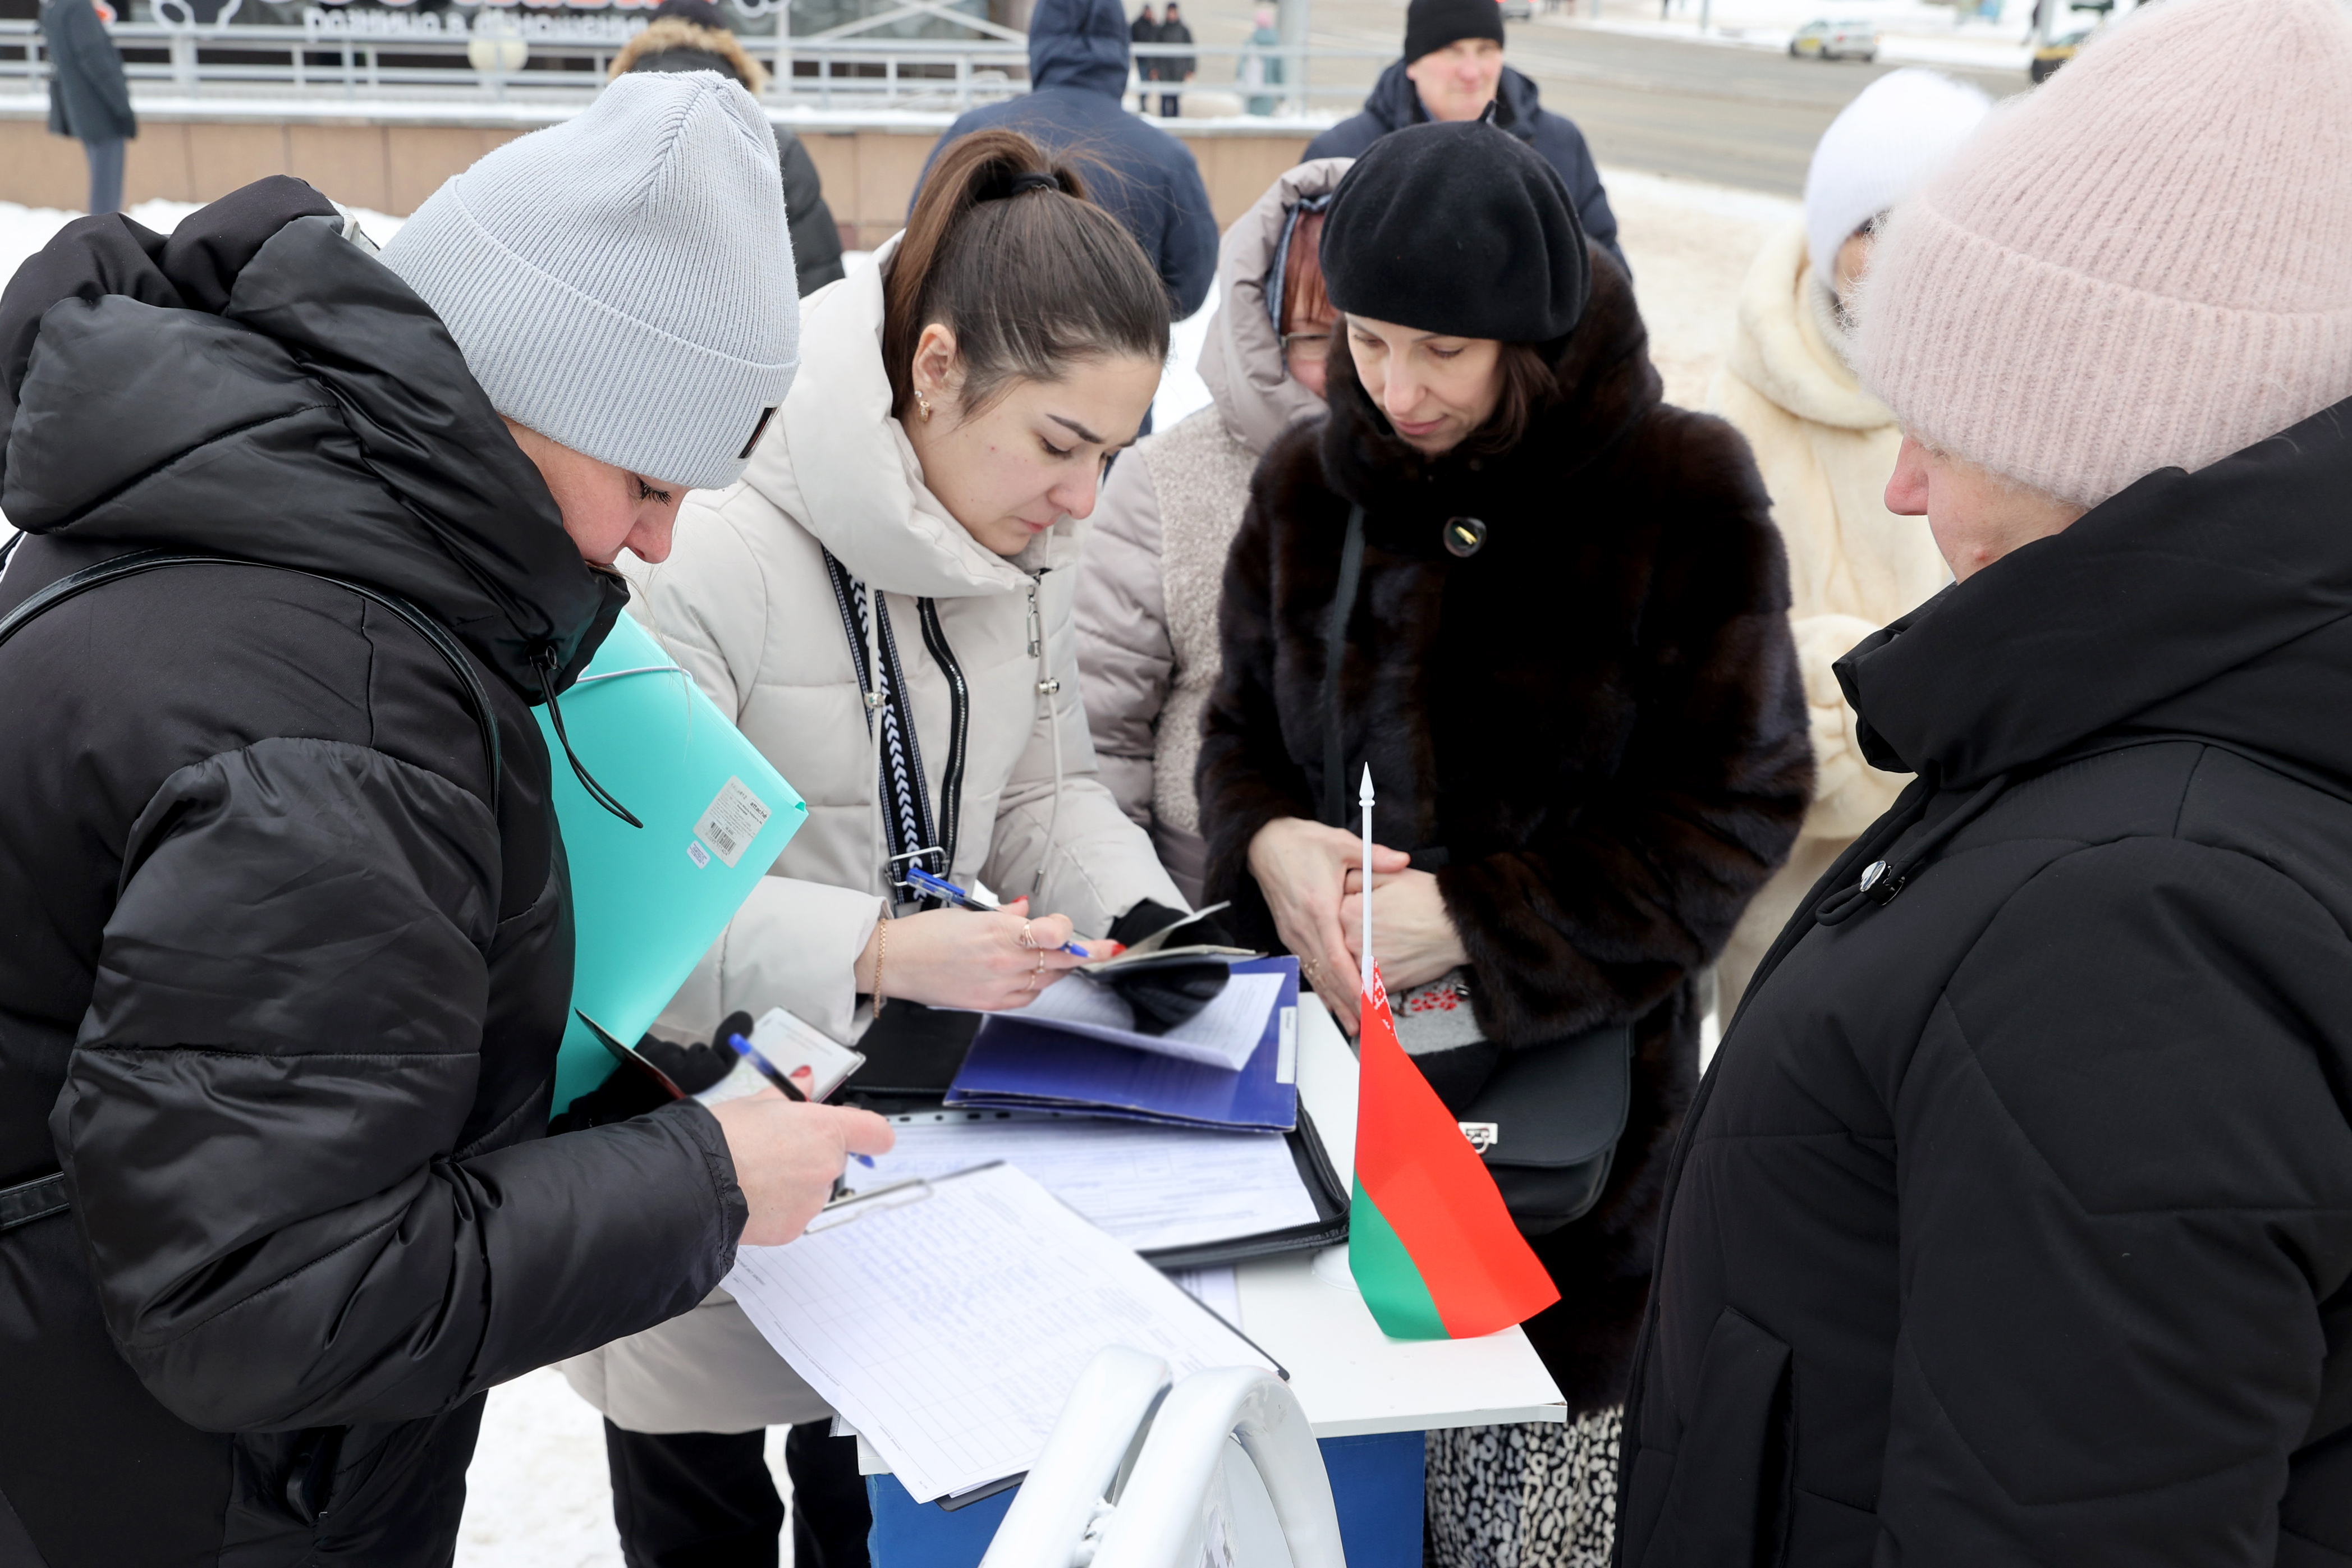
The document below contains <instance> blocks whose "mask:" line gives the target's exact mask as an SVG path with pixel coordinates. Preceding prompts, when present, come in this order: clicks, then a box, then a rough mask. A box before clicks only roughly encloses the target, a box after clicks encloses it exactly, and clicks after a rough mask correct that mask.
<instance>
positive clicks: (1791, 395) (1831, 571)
mask: <svg viewBox="0 0 2352 1568" xmlns="http://www.w3.org/2000/svg"><path fill="white" fill-rule="evenodd" d="M1806 249H1807V247H1806V240H1805V228H1804V226H1803V225H1802V224H1801V223H1800V224H1793V225H1791V226H1790V227H1789V228H1787V229H1786V230H1784V231H1782V232H1781V233H1780V234H1779V235H1777V236H1775V237H1773V238H1772V239H1770V240H1769V241H1767V242H1766V243H1765V246H1764V248H1763V250H1762V252H1761V253H1760V254H1759V255H1758V257H1757V258H1756V261H1755V264H1754V265H1753V266H1752V267H1750V268H1748V279H1747V281H1746V282H1745V283H1744V284H1743V285H1742V286H1741V288H1740V293H1739V326H1738V336H1737V337H1736V338H1735V339H1734V340H1733V343H1732V348H1731V353H1730V354H1729V355H1728V356H1727V359H1726V361H1725V363H1724V367H1723V369H1722V371H1721V372H1720V373H1718V374H1717V377H1716V382H1715V385H1714V387H1713V389H1712V391H1711V392H1710V394H1709V396H1708V405H1709V407H1710V408H1711V409H1712V410H1713V411H1714V412H1715V413H1717V414H1720V415H1722V416H1724V417H1725V418H1726V419H1728V420H1729V421H1730V422H1731V423H1732V424H1733V425H1734V426H1738V430H1739V433H1740V434H1741V435H1743V436H1745V437H1748V445H1749V446H1750V447H1753V448H1754V449H1755V453H1756V466H1757V468H1759V469H1760V470H1761V471H1762V473H1763V475H1764V486H1765V489H1767V490H1768V491H1769V492H1770V494H1771V497H1772V520H1773V521H1774V522H1776V523H1778V524H1779V525H1780V537H1781V539H1782V541H1783V542H1785V543H1786V544H1787V546H1788V550H1789V591H1790V600H1791V605H1790V621H1791V622H1792V623H1793V629H1794V630H1795V632H1796V636H1797V658H1798V662H1799V664H1800V665H1801V668H1802V669H1803V671H1804V677H1805V701H1806V705H1807V707H1808V709H1809V710H1810V711H1811V721H1812V736H1813V768H1814V779H1815V783H1814V794H1813V805H1812V808H1811V811H1810V812H1808V813H1807V814H1806V816H1805V825H1804V828H1803V831H1802V833H1801V836H1800V837H1799V838H1798V840H1797V847H1796V848H1795V849H1794V850H1792V851H1791V852H1790V856H1789V861H1788V864H1787V865H1785V866H1783V867H1781V868H1780V871H1779V872H1777V873H1776V874H1775V875H1774V876H1773V878H1772V879H1771V880H1770V881H1769V882H1767V883H1766V884H1765V885H1764V889H1763V890H1762V891H1761V892H1759V893H1758V894H1757V895H1756V899H1755V901H1754V902H1752V903H1750V904H1749V905H1748V912H1747V913H1746V914H1745V915H1743V916H1742V917H1741V918H1740V921H1739V925H1738V928H1737V929H1736V930H1735V931H1733V932H1732V935H1731V941H1730V942H1729V943H1728V945H1727V946H1726V947H1725V948H1724V950H1723V956H1722V958H1721V959H1720V960H1719V961H1718V963H1717V976H1718V978H1719V981H1720V984H1721V990H1720V992H1719V994H1718V995H1719V1003H1718V1005H1719V1006H1720V1009H1721V1016H1722V1018H1723V1020H1724V1022H1725V1023H1726V1024H1728V1023H1729V1022H1730V1019H1731V1015H1732V1012H1733V1010H1734V1009H1735V1008H1736V1007H1737V1006H1738V1004H1739V996H1740V993H1741V992H1742V991H1744V990H1745V989H1746V988H1747V985H1748V977H1749V976H1750V975H1752V974H1753V973H1755V972H1756V965H1757V963H1759V961H1760V960H1761V959H1762V958H1763V956H1764V952H1765V950H1766V949H1767V948H1769V947H1770V946H1771V945H1772V939H1773V938H1774V937H1776V936H1778V935H1779V934H1780V928H1781V927H1782V926H1783V925H1786V924H1787V923H1788V921H1789V917H1790V914H1791V913H1793V912H1794V911H1795V910H1796V907H1797V903H1798V900H1801V899H1802V898H1803V897H1804V895H1805V891H1806V889H1809V888H1811V886H1812V885H1813V883H1814V882H1815V881H1816V880H1818V879H1820V877H1821V874H1822V872H1823V871H1825V870H1827V869H1828V868H1829V866H1830V862H1832V860H1835V859H1836V858H1837V857H1838V853H1839V851H1841V850H1843V848H1844V847H1846V846H1847V845H1848V844H1850V843H1852V842H1853V839H1854V837H1855V836H1856V835H1858V834H1860V833H1861V832H1862V830H1863V829H1864V828H1865V827H1867V826H1870V824H1871V823H1872V822H1873V821H1874V820H1876V818H1877V817H1878V816H1879V814H1880V813H1882V812H1884V811H1885V809H1886V808H1887V807H1888V806H1889V805H1893V804H1894V801H1895V795H1898V794H1900V793H1901V791H1902V788H1903V786H1904V785H1905V784H1907V783H1909V782H1910V780H1909V776H1908V775H1907V774H1902V773H1880V772H1878V771H1877V770H1876V769H1874V768H1873V767H1872V766H1871V765H1870V764H1869V763H1865V762H1864V761H1863V760H1862V750H1861V746H1860V744H1859V743H1858V742H1857V741H1856V740H1855V737H1854V717H1853V710H1852V709H1851V708H1849V707H1847V706H1846V700H1845V694H1844V693H1843V691H1841V690H1840V689H1838V682H1837V677H1836V675H1834V674H1833V673H1832V671H1831V668H1830V666H1831V665H1832V662H1834V661H1835V660H1837V659H1838V658H1843V656H1844V655H1845V653H1846V652H1847V650H1849V649H1851V648H1852V647H1853V646H1854V644H1856V643H1858V642H1860V641H1861V640H1862V639H1863V638H1864V637H1868V636H1870V634H1871V633H1873V632H1874V631H1876V630H1878V628H1879V627H1881V626H1885V624H1886V623H1887V622H1889V621H1891V620H1894V619H1895V617H1896V616H1901V615H1904V614H1906V612H1908V611H1910V610H1911V609H1913V608H1914V607H1916V605H1918V604H1919V603H1920V601H1922V600H1924V599H1926V598H1927V596H1928V595H1931V594H1934V593H1936V592H1937V590H1939V589H1941V588H1942V587H1943V585H1944V584H1945V583H1946V582H1947V581H1948V578H1949V574H1948V572H1947V571H1946V569H1945V566H1944V561H1943V557H1942V556H1940V555H1938V554H1937V552H1936V542H1935V539H1934V538H1933V537H1932V536H1931V535H1930V534H1929V533H1928V531H1927V524H1926V523H1924V522H1922V521H1920V520H1919V519H1917V518H1916V517H1897V516H1895V514H1894V513H1893V512H1890V511H1888V510H1886V501H1885V492H1886V480H1887V478H1888V477H1889V476H1890V475H1892V474H1893V473H1894V471H1895V449H1896V448H1897V447H1900V446H1901V445H1902V444H1903V433H1902V431H1901V430H1899V429H1897V428H1896V426H1895V415H1894V413H1893V412H1892V411H1891V410H1889V409H1888V408H1887V406H1886V405H1885V404H1883V403H1881V402H1879V401H1878V400H1877V399H1876V398H1874V397H1873V396H1871V395H1870V394H1868V393H1866V392H1864V390H1863V389H1862V384H1861V383H1860V382H1858V381H1857V380H1856V379H1855V378H1854V374H1853V370H1852V369H1851V368H1849V367H1848V365H1847V364H1846V362H1845V355H1844V351H1843V342H1844V337H1845V330H1844V328H1843V324H1842V323H1841V322H1840V321H1839V319H1838V312H1837V304H1836V300H1835V298H1834V297H1833V296H1832V293H1831V291H1830V289H1828V287H1826V286H1825V285H1824V284H1823V283H1822V282H1821V281H1820V280H1819V279H1817V278H1816V276H1815V274H1814V272H1813V268H1812V263H1811V260H1810V259H1809V258H1808V257H1807V254H1806Z"/></svg>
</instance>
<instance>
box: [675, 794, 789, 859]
mask: <svg viewBox="0 0 2352 1568" xmlns="http://www.w3.org/2000/svg"><path fill="white" fill-rule="evenodd" d="M769 815H770V814H769V811H768V807H767V803H766V802H764V801H762V800H761V798H760V797H759V796H758V795H753V794H752V793H751V791H750V790H749V789H747V788H746V787H744V784H743V781H742V780H741V779H739V778H730V779H729V780H728V781H727V787H726V788H724V789H722V790H720V791H719V798H718V799H716V800H714V801H712V802H711V803H710V807H709V810H707V811H705V812H704V813H703V814H702V820H701V821H700V822H698V823H696V824H695V825H694V831H695V832H696V833H697V834H698V835H699V836H700V837H701V839H702V841H703V842H704V843H705V844H708V845H709V846H710V849H711V853H713V854H715V855H717V856H718V857H719V858H720V859H721V860H724V861H726V862H727V864H728V867H729V868H730V869H732V868H733V867H734V865H735V863H736V862H737V861H739V860H740V859H742V858H743V851H744V850H746V849H749V848H750V847H751V840H753V839H754V838H757V837H760V829H761V828H762V827H765V826H767V825H768V816H769Z"/></svg>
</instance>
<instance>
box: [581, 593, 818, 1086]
mask: <svg viewBox="0 0 2352 1568" xmlns="http://www.w3.org/2000/svg"><path fill="white" fill-rule="evenodd" d="M562 702H563V727H564V729H565V730H566V731H569V732H570V734H571V736H572V752H574V753H575V754H576V755H578V757H579V758H580V761H581V763H582V765H583V766H584V767H586V768H587V770H588V772H589V773H591V774H593V775H594V777H595V780H596V782H597V783H598V784H602V785H604V788H605V789H606V790H608V791H610V792H611V793H612V795H613V796H614V799H616V800H618V801H619V802H620V803H621V804H622V805H625V806H627V807H628V808H629V810H630V811H631V812H632V813H633V814H634V815H635V816H636V817H637V819H638V820H639V821H641V822H643V823H644V824H645V826H643V827H632V826H629V825H628V824H627V823H625V822H623V821H622V820H621V819H620V818H619V817H617V816H614V815H613V814H612V813H610V812H608V811H606V810H605V809H604V807H603V806H601V805H597V804H596V803H595V802H594V801H593V800H591V799H590V798H589V797H588V792H587V791H586V790H585V789H583V788H582V787H581V784H580V781H579V780H578V779H577V778H575V777H573V776H572V770H571V768H570V767H569V766H567V765H566V764H565V763H564V761H563V748H562V745H561V744H560V743H559V742H557V740H556V737H555V727H554V726H553V725H552V724H551V723H550V722H549V721H548V718H547V711H546V710H545V709H541V710H539V711H538V714H537V717H538V719H539V727H540V730H541V733H542V734H544V735H545V736H546V738H547V750H548V753H549V755H550V756H551V758H552V759H553V763H554V767H553V770H552V771H553V773H554V778H555V784H554V791H553V794H554V797H555V819H556V821H557V822H558V823H559V824H560V825H561V826H562V829H563V849H564V854H565V855H566V857H567V858H569V859H570V860H571V863H572V919H573V921H574V923H575V925H576V926H577V928H578V942H577V949H576V951H577V955H578V956H577V961H576V965H575V968H574V971H573V973H572V1016H571V1019H570V1026H569V1027H568V1028H567V1029H565V1031H564V1035H563V1046H562V1050H561V1051H560V1052H559V1053H558V1055H557V1057H556V1060H555V1101H554V1109H555V1110H558V1111H561V1110H563V1108H564V1107H565V1106H568V1105H570V1104H571V1103H572V1100H573V1099H574V1098H575V1097H577V1096H579V1095H583V1094H585V1093H587V1092H588V1091H589V1090H590V1089H594V1088H595V1087H596V1086H597V1085H598V1084H601V1083H603V1082H604V1079H606V1078H608V1077H610V1076H611V1075H612V1073H613V1071H614V1067H615V1065H616V1064H615V1063H614V1059H613V1058H612V1057H611V1056H610V1055H609V1054H607V1053H606V1051H605V1049H604V1046H603V1045H601V1044H600V1043H598V1041H597V1039H596V1037H595V1036H593V1035H592V1034H590V1033H589V1032H588V1029H587V1027H586V1026H584V1025H583V1024H582V1023H581V1022H580V1019H579V1017H578V1016H577V1015H578V1014H581V1013H585V1014H587V1015H588V1016H590V1017H591V1018H593V1019H595V1020H596V1022H597V1023H598V1024H599V1025H601V1026H603V1027H604V1030H605V1032H606V1033H608V1034H610V1035H612V1036H613V1037H614V1038H615V1039H618V1040H623V1041H625V1042H627V1043H628V1044H630V1045H635V1043H636V1042H637V1040H638V1039H639V1037H642V1036H643V1035H644V1034H645V1032H646V1026H647V1025H649V1024H651V1023H652V1022H653V1021H654V1018H655V1017H656V1015H658V1014H659V1013H660V1012H661V1010H662V1009H663V1008H664V1007H666V1006H667V1005H669V999H670V998H671V997H672V996H674V995H676V994H677V988H678V987H679V986H680V985H682V984H685V983H686V977H687V976H688V974H690V973H693V972H694V966H695V963H696V962H697V961H698V960H699V959H700V958H701V957H702V955H703V953H704V952H707V951H708V950H709V946H710V944H711V943H712V942H716V941H718V940H719V933H720V932H721V931H725V930H726V929H727V922H728V921H730V920H732V919H734V918H735V911H736V910H739V909H741V908H742V907H743V900H746V899H748V898H750V897H751V889H753V888H755V887H757V886H758V885H759V882H760V879H761V876H763V875H764V874H765V873H766V872H767V869H768V868H769V867H770V866H772V865H773V864H775V859H776V857H777V855H778V854H779V853H781V852H782V849H783V847H784V846H785V845H786V844H787V843H789V842H791V840H792V837H793V834H795V833H797V832H799V831H800V826H801V824H802V823H803V822H806V821H807V820H808V805H807V803H806V802H804V801H803V800H802V799H801V797H800V795H799V794H798V793H797V792H795V791H794V790H793V786H792V785H790V784H786V783H785V782H784V779H783V775H782V774H781V773H777V772H776V770H775V769H773V768H772V767H770V766H769V765H768V762H767V759H766V758H764V757H762V756H761V755H760V753H759V752H758V751H757V750H756V749H755V748H754V747H753V746H752V744H751V742H749V741H747V740H745V739H744V738H743V732H742V731H740V730H738V729H736V728H735V726H734V723H733V722H732V721H730V720H729V719H728V718H727V717H726V715H724V714H722V713H720V712H719V710H718V708H717V707H716V706H715V705H714V704H713V703H712V702H711V700H710V699H709V698H708V697H705V696H704V695H703V694H702V689H701V688H699V687H698V686H697V685H695V684H694V678H693V677H691V676H689V675H688V674H687V672H686V671H685V670H683V669H681V668H678V665H677V660H676V659H674V658H670V656H669V654H668V653H667V651H665V650H664V649H663V647H662V646H661V644H659V643H657V642H656V641H655V640H654V639H653V637H652V635H651V634H650V633H648V632H647V631H646V629H645V628H644V627H643V626H639V625H638V624H637V623H636V622H635V620H634V619H632V618H631V617H630V616H622V617H621V618H620V619H619V620H618V621H617V622H615V623H614V626H613V632H612V635H611V636H610V637H606V638H605V639H604V647H601V648H599V649H598V650H597V652H596V658H595V659H594V661H593V662H592V663H591V664H590V665H589V666H588V668H587V669H586V671H585V672H583V674H582V675H581V677H580V679H579V680H578V681H576V682H575V683H574V684H573V685H572V689H571V690H569V691H567V692H565V693H564V694H563V697H562Z"/></svg>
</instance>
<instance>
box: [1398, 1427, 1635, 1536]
mask: <svg viewBox="0 0 2352 1568" xmlns="http://www.w3.org/2000/svg"><path fill="white" fill-rule="evenodd" d="M1624 1414H1625V1413H1624V1410H1623V1409H1622V1407H1615V1408H1612V1409H1608V1410H1596V1411H1594V1412H1592V1413H1591V1415H1585V1416H1583V1417H1581V1418H1580V1419H1578V1420H1575V1421H1570V1422H1569V1423H1567V1424H1566V1425H1564V1426H1563V1425H1560V1424H1559V1423H1556V1422H1544V1423H1539V1424H1535V1425H1528V1426H1463V1427H1457V1428H1455V1429H1454V1430H1452V1431H1445V1432H1432V1433H1431V1434H1430V1435H1429V1490H1428V1500H1427V1505H1426V1513H1425V1515H1424V1518H1425V1519H1426V1520H1427V1524H1426V1525H1425V1527H1424V1530H1425V1533H1424V1535H1423V1552H1422V1559H1423V1563H1424V1565H1425V1568H1607V1565H1608V1562H1609V1549H1610V1546H1611V1543H1612V1541H1613V1539H1614V1538H1615V1535H1616V1531H1617V1432H1618V1428H1619V1426H1621V1425H1622V1421H1623V1418H1624Z"/></svg>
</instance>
